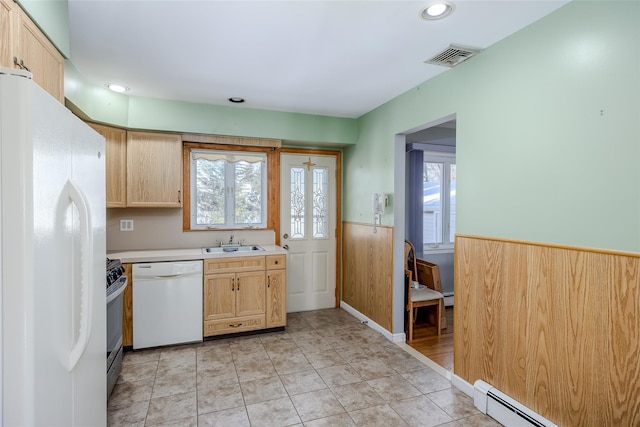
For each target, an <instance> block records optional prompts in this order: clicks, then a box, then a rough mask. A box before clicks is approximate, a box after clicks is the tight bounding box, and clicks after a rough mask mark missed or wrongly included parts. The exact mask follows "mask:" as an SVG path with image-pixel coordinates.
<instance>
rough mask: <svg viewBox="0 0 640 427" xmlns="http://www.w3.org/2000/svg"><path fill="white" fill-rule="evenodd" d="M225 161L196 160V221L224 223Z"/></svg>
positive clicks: (201, 223) (198, 222) (199, 222)
mask: <svg viewBox="0 0 640 427" xmlns="http://www.w3.org/2000/svg"><path fill="white" fill-rule="evenodd" d="M224 188H225V182H224V162H223V161H222V160H216V161H211V160H205V159H197V160H196V194H195V197H196V210H197V214H196V223H197V224H198V225H203V224H224V210H225V200H224Z"/></svg>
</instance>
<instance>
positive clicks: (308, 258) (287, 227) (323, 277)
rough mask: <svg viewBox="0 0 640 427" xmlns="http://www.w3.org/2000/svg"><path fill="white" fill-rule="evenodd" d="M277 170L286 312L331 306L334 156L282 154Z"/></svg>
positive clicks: (333, 299)
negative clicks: (285, 249) (278, 173)
mask: <svg viewBox="0 0 640 427" xmlns="http://www.w3.org/2000/svg"><path fill="white" fill-rule="evenodd" d="M280 174H281V176H280V186H281V187H280V200H281V210H280V232H281V236H280V237H281V241H280V242H281V245H282V246H283V247H285V248H288V254H287V258H288V259H287V266H288V268H287V312H289V313H291V312H295V311H306V310H317V309H322V308H330V307H335V306H336V292H335V291H336V221H337V219H336V206H337V198H336V157H335V156H331V155H311V156H309V155H306V154H283V155H282V156H281V167H280Z"/></svg>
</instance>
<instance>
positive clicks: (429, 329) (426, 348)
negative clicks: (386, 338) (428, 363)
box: [407, 307, 453, 372]
mask: <svg viewBox="0 0 640 427" xmlns="http://www.w3.org/2000/svg"><path fill="white" fill-rule="evenodd" d="M427 312H428V310H425V309H420V310H418V319H417V320H416V323H415V325H414V329H413V341H412V342H407V344H408V345H409V346H411V347H413V348H414V349H416V350H417V351H419V352H420V353H422V354H424V355H425V356H427V357H428V358H429V359H431V360H433V361H434V362H435V363H437V364H438V365H440V366H442V367H443V368H445V369H446V370H448V371H450V372H453V307H446V308H445V315H446V317H447V328H446V329H443V330H442V334H441V335H440V336H438V335H437V333H436V327H435V326H434V325H433V324H430V323H428V322H427V319H426V317H427V316H426V314H427Z"/></svg>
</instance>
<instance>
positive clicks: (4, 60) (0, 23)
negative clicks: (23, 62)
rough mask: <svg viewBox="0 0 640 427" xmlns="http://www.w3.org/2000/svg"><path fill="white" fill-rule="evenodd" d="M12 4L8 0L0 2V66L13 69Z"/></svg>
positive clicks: (0, 0)
mask: <svg viewBox="0 0 640 427" xmlns="http://www.w3.org/2000/svg"><path fill="white" fill-rule="evenodd" d="M12 11H13V2H12V1H10V0H0V66H1V67H5V68H12V67H13V56H12V55H11V52H12V51H13V46H12V43H11V40H12V39H13V37H12V32H11V14H12Z"/></svg>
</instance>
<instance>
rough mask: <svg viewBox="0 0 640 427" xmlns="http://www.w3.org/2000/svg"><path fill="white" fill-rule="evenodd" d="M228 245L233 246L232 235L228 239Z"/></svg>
mask: <svg viewBox="0 0 640 427" xmlns="http://www.w3.org/2000/svg"><path fill="white" fill-rule="evenodd" d="M229 244H230V245H232V244H233V234H232V235H231V237H229Z"/></svg>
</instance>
